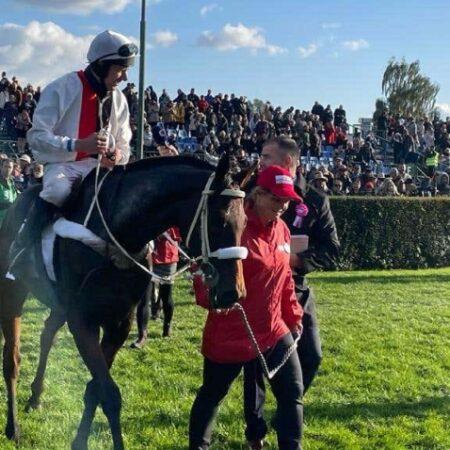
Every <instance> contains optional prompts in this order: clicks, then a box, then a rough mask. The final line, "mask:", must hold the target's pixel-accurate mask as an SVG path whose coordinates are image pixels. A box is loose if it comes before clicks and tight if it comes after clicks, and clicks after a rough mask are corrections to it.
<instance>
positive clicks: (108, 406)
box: [0, 157, 245, 450]
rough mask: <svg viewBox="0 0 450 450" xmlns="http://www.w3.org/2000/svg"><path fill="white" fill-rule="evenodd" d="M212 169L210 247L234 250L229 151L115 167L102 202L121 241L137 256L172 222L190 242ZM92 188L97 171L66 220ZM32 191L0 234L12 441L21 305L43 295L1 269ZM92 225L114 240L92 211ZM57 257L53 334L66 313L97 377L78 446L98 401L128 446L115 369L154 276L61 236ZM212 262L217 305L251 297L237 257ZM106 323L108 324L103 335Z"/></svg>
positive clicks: (197, 250) (77, 215)
mask: <svg viewBox="0 0 450 450" xmlns="http://www.w3.org/2000/svg"><path fill="white" fill-rule="evenodd" d="M214 171H215V178H214V181H213V183H212V185H211V188H210V195H209V196H208V217H207V225H208V230H209V231H208V238H209V244H210V247H211V251H214V250H216V249H220V248H226V247H233V246H238V245H239V241H240V235H241V232H242V230H243V228H244V226H245V213H244V210H243V203H242V198H233V196H225V195H221V193H222V192H223V190H224V189H230V188H234V187H236V186H235V185H234V184H233V182H232V179H231V176H230V175H229V173H228V172H229V160H228V157H225V158H222V159H221V161H220V162H219V165H218V167H217V169H215V168H214V167H213V166H211V165H209V164H207V163H204V162H202V161H199V160H196V159H193V158H190V157H177V158H173V157H172V158H158V159H153V160H143V161H139V162H136V163H133V164H130V165H128V166H126V167H116V168H115V169H114V170H113V171H112V173H111V174H109V176H108V177H107V178H106V179H105V182H104V183H103V185H102V188H101V192H100V195H99V202H100V204H101V207H102V210H103V212H104V216H105V219H106V221H107V223H108V225H109V228H110V230H111V231H112V233H113V234H114V236H115V237H116V239H117V241H118V242H120V243H121V244H122V246H123V247H124V248H125V249H126V250H127V251H128V252H129V253H131V254H137V253H139V252H140V251H141V250H142V249H143V248H144V247H145V245H146V244H147V243H148V242H149V241H150V240H152V239H154V238H155V237H156V236H158V235H159V234H161V233H162V232H164V231H165V230H167V229H168V228H169V227H171V226H178V227H179V229H180V232H181V235H182V237H183V238H186V235H187V234H188V231H189V228H190V225H191V223H192V221H193V217H194V214H195V212H196V210H197V206H198V204H199V201H200V199H201V196H202V192H203V190H204V188H205V185H206V183H207V181H208V179H209V178H210V176H211V174H212V173H213V172H214ZM94 190H95V189H94V174H93V173H91V174H90V175H89V176H88V177H87V178H86V180H85V181H84V183H83V184H82V186H81V188H80V190H79V191H78V193H77V194H76V195H75V196H74V198H73V199H72V200H71V201H70V202H69V203H70V212H66V214H65V215H66V218H67V219H68V220H71V221H74V222H78V223H83V221H84V219H85V217H86V215H87V212H88V210H89V207H90V205H91V203H92V199H93V195H94ZM228 193H230V191H228ZM35 195H36V192H33V191H27V192H26V193H24V194H22V196H21V197H20V198H19V199H18V201H17V202H16V204H15V205H14V206H13V207H12V208H11V209H10V210H9V211H8V216H7V218H6V219H5V221H4V223H3V226H2V229H1V232H0V279H1V281H0V307H1V309H0V314H1V315H0V318H1V327H2V330H3V335H4V338H5V343H4V349H3V374H4V378H5V382H6V386H7V394H8V412H7V425H6V435H7V436H8V438H10V439H16V440H17V439H18V434H19V429H18V423H17V405H16V384H17V378H18V372H19V364H20V355H19V343H20V320H21V315H22V309H23V304H24V301H25V297H26V295H27V293H28V292H29V291H31V292H32V293H34V294H35V295H36V296H37V297H38V298H39V297H41V300H42V297H43V295H45V294H43V293H42V289H41V290H40V289H39V287H38V286H37V285H34V284H33V283H28V285H26V284H24V283H23V282H21V281H10V280H6V279H4V274H5V271H6V266H7V261H6V255H7V254H8V252H7V248H8V247H9V245H10V243H11V241H12V239H13V237H14V236H15V233H16V232H17V230H18V228H19V226H20V224H21V223H22V221H23V218H24V216H25V212H26V210H27V209H28V207H29V206H30V204H31V202H32V201H33V198H34V196H35ZM88 228H89V229H90V230H91V231H92V232H93V233H95V234H96V235H98V236H99V237H101V238H103V239H104V240H105V241H109V239H108V235H107V233H106V231H105V228H104V226H103V224H102V222H101V219H100V216H99V214H98V211H97V210H96V209H94V212H93V213H92V216H91V218H90V220H89V223H88ZM200 228H201V227H200V225H199V223H197V225H196V227H195V229H194V234H193V239H191V244H190V246H189V250H190V252H191V254H192V255H193V256H198V255H200V254H201V251H202V250H201V236H200ZM54 256H55V264H54V266H55V273H56V279H57V282H56V289H55V292H56V298H57V299H58V304H57V305H55V308H54V309H53V310H52V314H53V315H54V318H55V317H56V320H53V323H54V324H57V325H56V326H55V328H56V329H55V333H56V331H57V329H58V328H59V327H61V326H62V325H63V324H64V322H65V320H66V319H67V323H68V325H69V329H70V331H71V333H72V335H73V337H74V339H75V343H76V345H77V348H78V350H79V352H80V355H81V357H82V358H83V360H84V362H85V364H86V366H87V368H88V369H89V371H90V373H91V375H92V380H91V381H90V382H89V383H87V385H86V391H85V395H84V404H85V407H84V412H83V415H82V419H81V422H80V425H79V428H78V432H77V435H76V437H75V440H74V441H73V443H72V449H77V450H81V449H87V442H88V437H89V432H90V428H91V424H92V422H93V419H94V416H95V411H96V409H97V406H98V405H101V407H102V409H103V412H104V413H105V415H106V417H107V419H108V422H109V425H110V428H111V433H112V437H113V442H114V449H115V450H122V449H123V448H124V444H123V439H122V431H121V423H120V409H121V394H120V391H119V388H118V386H117V385H116V383H115V382H114V380H113V378H112V377H111V374H110V368H111V365H112V363H113V361H114V358H115V356H116V353H117V351H118V350H119V349H120V347H121V346H122V344H123V343H124V341H125V339H126V338H127V336H128V334H129V331H130V327H131V319H132V313H133V309H134V307H135V305H136V304H137V302H138V301H139V299H140V298H141V296H142V294H143V293H144V291H145V288H146V286H147V284H148V275H146V274H145V273H144V272H143V271H141V269H139V268H137V267H133V268H130V269H118V268H117V267H116V266H115V265H114V264H113V263H112V262H111V260H110V259H108V258H106V257H104V256H101V255H99V254H98V253H97V252H95V251H94V250H92V249H91V248H90V247H87V246H85V245H83V244H82V243H80V242H78V241H75V240H73V239H62V238H57V239H56V242H55V251H54ZM208 268H209V271H211V270H212V271H213V272H214V273H215V275H216V276H214V277H213V278H214V280H215V282H214V284H215V287H214V289H212V292H214V294H213V295H215V297H216V301H218V302H221V303H222V304H231V303H233V302H234V301H236V300H238V299H239V298H241V297H242V296H244V295H245V288H244V284H243V279H242V266H241V262H240V260H238V259H232V260H228V261H226V260H221V259H216V258H212V259H211V260H210V264H209V265H208ZM35 288H36V289H35ZM47 303H48V302H47ZM55 311H56V312H55ZM52 314H51V316H50V319H49V320H51V318H52ZM100 329H103V336H102V338H101V340H100ZM52 338H53V336H52ZM48 348H50V345H49V346H48ZM41 361H42V358H41ZM44 367H45V364H44Z"/></svg>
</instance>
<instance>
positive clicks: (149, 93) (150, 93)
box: [146, 86, 158, 102]
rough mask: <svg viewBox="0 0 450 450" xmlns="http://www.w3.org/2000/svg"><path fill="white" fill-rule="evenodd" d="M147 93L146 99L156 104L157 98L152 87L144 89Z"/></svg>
mask: <svg viewBox="0 0 450 450" xmlns="http://www.w3.org/2000/svg"><path fill="white" fill-rule="evenodd" d="M146 92H147V97H148V98H149V100H154V101H156V102H158V96H157V95H156V92H155V91H154V90H153V86H149V87H148V88H147V89H146Z"/></svg>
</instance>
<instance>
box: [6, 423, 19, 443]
mask: <svg viewBox="0 0 450 450" xmlns="http://www.w3.org/2000/svg"><path fill="white" fill-rule="evenodd" d="M5 434H6V437H7V438H8V439H9V440H10V441H14V442H15V443H16V444H18V443H19V440H20V428H19V425H17V424H7V425H6V429H5Z"/></svg>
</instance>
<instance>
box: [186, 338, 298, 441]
mask: <svg viewBox="0 0 450 450" xmlns="http://www.w3.org/2000/svg"><path fill="white" fill-rule="evenodd" d="M292 344H293V338H292V336H291V334H290V333H289V334H287V335H286V336H284V337H283V338H282V339H280V340H279V341H278V342H277V344H276V345H275V346H274V347H273V348H272V349H271V350H269V351H268V352H267V353H266V354H265V357H266V360H267V362H268V365H269V368H270V369H273V368H274V367H276V366H277V365H279V364H280V362H281V361H282V359H283V357H284V355H285V354H286V351H287V349H288V348H289V347H290V346H291V345H292ZM247 365H250V366H253V365H256V360H254V361H251V362H249V363H245V364H244V363H239V364H219V363H215V362H213V361H210V360H209V359H207V358H205V360H204V366H203V386H202V387H201V388H200V390H199V392H198V394H197V397H196V399H195V401H194V404H193V406H192V410H191V417H190V422H189V449H190V450H206V449H208V448H209V445H210V442H211V434H212V429H213V421H214V418H215V416H216V413H217V409H218V406H219V404H220V402H221V401H222V400H223V399H224V397H225V396H226V395H227V393H228V390H229V388H230V386H231V384H232V383H233V381H234V380H235V379H236V377H237V376H238V375H239V373H240V371H241V369H242V367H243V366H244V367H245V366H247ZM270 385H271V388H272V391H273V394H274V396H275V398H276V401H277V421H276V423H275V429H276V431H277V436H278V446H279V448H280V449H281V450H299V449H301V437H302V424H303V403H302V397H303V382H302V371H301V368H300V362H299V359H298V355H297V353H295V352H294V353H293V354H292V355H291V356H290V358H289V359H288V360H287V362H286V363H285V364H284V366H283V367H282V368H281V369H280V370H279V371H278V372H277V374H276V375H275V376H274V378H273V379H272V380H270Z"/></svg>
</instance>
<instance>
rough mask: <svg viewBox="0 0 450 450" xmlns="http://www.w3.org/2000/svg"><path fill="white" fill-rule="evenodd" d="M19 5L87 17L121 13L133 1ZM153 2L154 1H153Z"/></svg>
mask: <svg viewBox="0 0 450 450" xmlns="http://www.w3.org/2000/svg"><path fill="white" fill-rule="evenodd" d="M18 1H19V2H20V3H24V4H27V5H33V6H38V7H39V8H43V9H47V10H50V11H54V12H60V13H73V14H80V15H89V14H90V13H92V12H93V11H102V12H106V13H107V14H114V13H117V12H120V11H123V10H124V9H125V7H126V6H128V5H129V4H130V3H134V2H135V0H70V1H61V0H18ZM153 1H154V0H153Z"/></svg>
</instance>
